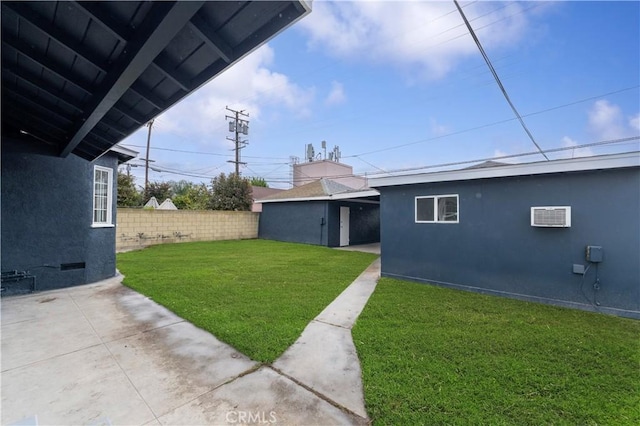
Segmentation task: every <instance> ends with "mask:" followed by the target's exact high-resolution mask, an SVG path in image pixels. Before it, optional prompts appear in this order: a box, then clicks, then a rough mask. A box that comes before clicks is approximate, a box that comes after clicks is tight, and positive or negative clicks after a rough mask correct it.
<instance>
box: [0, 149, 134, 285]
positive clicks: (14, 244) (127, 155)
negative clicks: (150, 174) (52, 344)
mask: <svg viewBox="0 0 640 426" xmlns="http://www.w3.org/2000/svg"><path fill="white" fill-rule="evenodd" d="M136 154H137V153H136V152H134V151H131V150H128V149H125V148H123V147H120V146H117V145H116V146H114V147H113V148H112V149H110V150H109V151H107V152H106V153H105V154H104V155H103V156H102V157H100V158H99V159H97V160H96V161H94V162H88V161H85V160H83V159H81V158H79V157H76V156H71V157H69V158H66V159H63V158H57V157H53V156H47V155H36V154H25V153H24V152H21V150H20V149H19V146H15V145H13V144H10V143H9V142H5V143H3V145H2V192H1V196H2V213H1V214H2V270H3V272H6V273H8V274H9V275H8V276H7V275H5V278H9V279H5V282H3V285H2V287H3V293H4V294H16V293H23V292H28V291H32V290H50V289H56V288H61V287H68V286H73V285H78V284H85V283H90V282H95V281H99V280H102V279H105V278H109V277H112V276H114V275H115V270H116V256H115V241H116V234H115V232H116V231H115V224H116V198H117V176H118V164H120V163H122V162H125V161H127V160H129V159H131V158H134V157H135V155H136ZM13 271H15V272H13ZM19 273H24V275H26V276H27V277H25V279H18V278H20V276H19ZM16 275H18V276H16ZM12 276H13V278H12Z"/></svg>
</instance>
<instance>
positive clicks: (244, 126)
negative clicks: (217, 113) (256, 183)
mask: <svg viewBox="0 0 640 426" xmlns="http://www.w3.org/2000/svg"><path fill="white" fill-rule="evenodd" d="M226 108H227V110H228V111H231V112H232V113H233V115H232V116H231V115H225V116H224V118H225V119H227V120H228V119H231V121H230V122H229V131H230V132H232V133H235V137H234V138H230V137H227V140H230V141H231V142H233V143H234V144H235V148H234V150H235V152H236V159H235V161H233V160H228V161H227V163H234V164H235V165H236V175H238V176H240V164H243V165H244V164H247V163H243V162H242V161H240V150H241V149H242V148H244V147H245V146H247V145H248V144H249V142H248V141H247V140H246V139H245V140H240V135H245V136H246V135H248V134H249V120H245V119H243V118H240V116H244V117H249V113H246V112H244V111H245V110H240V111H236V110H233V109H231V108H229V107H226Z"/></svg>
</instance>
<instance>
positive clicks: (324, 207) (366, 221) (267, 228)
mask: <svg viewBox="0 0 640 426" xmlns="http://www.w3.org/2000/svg"><path fill="white" fill-rule="evenodd" d="M340 206H345V207H349V213H350V217H349V240H350V244H351V245H353V244H367V243H374V242H378V241H380V207H379V206H378V205H377V204H364V203H357V202H349V201H292V202H284V203H265V204H263V206H262V213H261V214H260V227H259V231H258V237H259V238H263V239H267V240H277V241H288V242H296V243H304V244H316V245H323V246H329V247H338V246H339V245H340ZM323 219H324V222H323Z"/></svg>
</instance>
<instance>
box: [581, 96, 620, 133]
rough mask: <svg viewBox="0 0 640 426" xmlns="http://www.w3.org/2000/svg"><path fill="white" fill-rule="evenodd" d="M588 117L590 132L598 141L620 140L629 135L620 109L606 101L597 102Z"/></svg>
mask: <svg viewBox="0 0 640 426" xmlns="http://www.w3.org/2000/svg"><path fill="white" fill-rule="evenodd" d="M588 115H589V130H591V132H592V133H593V134H594V136H595V137H596V138H597V139H602V140H608V139H618V138H622V137H624V136H625V134H626V133H628V131H627V130H628V129H626V128H625V127H626V126H625V123H624V116H623V114H622V110H621V109H620V107H619V106H618V105H615V104H612V103H610V102H609V101H607V100H605V99H601V100H598V101H596V102H595V103H594V104H593V106H592V107H591V109H590V110H589V114H588Z"/></svg>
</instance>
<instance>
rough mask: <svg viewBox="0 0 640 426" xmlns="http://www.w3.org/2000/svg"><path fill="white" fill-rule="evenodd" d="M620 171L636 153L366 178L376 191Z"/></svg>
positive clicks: (639, 162)
mask: <svg viewBox="0 0 640 426" xmlns="http://www.w3.org/2000/svg"><path fill="white" fill-rule="evenodd" d="M624 167H640V152H630V153H623V154H612V155H603V156H596V157H581V158H572V159H565V160H553V161H544V162H535V163H524V164H512V165H505V166H499V167H490V168H483V169H462V170H448V171H443V172H434V173H420V174H411V175H401V176H386V177H379V178H369V186H371V187H374V188H380V187H385V186H399V185H412V184H419V183H434V182H451V181H462V180H476V179H493V178H502V177H515V176H527V175H541V174H551V173H567V172H580V171H590V170H604V169H617V168H624Z"/></svg>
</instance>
